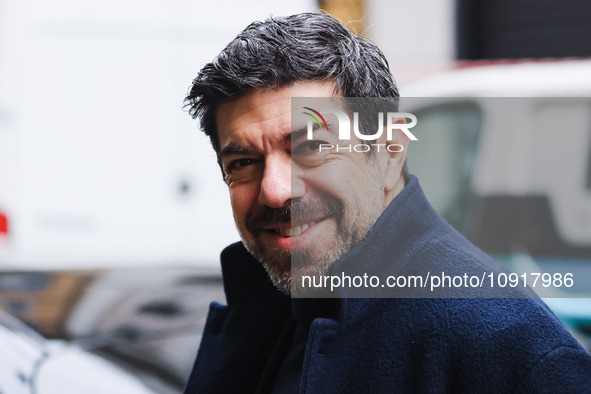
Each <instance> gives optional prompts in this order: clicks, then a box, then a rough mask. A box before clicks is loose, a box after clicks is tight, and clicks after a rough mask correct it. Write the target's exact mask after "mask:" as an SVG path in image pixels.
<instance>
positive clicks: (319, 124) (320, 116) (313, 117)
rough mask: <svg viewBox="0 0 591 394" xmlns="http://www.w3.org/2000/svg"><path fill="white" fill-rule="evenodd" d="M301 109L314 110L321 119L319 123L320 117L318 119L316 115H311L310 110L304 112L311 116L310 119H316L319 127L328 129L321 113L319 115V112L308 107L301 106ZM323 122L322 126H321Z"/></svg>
mask: <svg viewBox="0 0 591 394" xmlns="http://www.w3.org/2000/svg"><path fill="white" fill-rule="evenodd" d="M302 108H303V109H307V110H308V111H311V112H314V114H316V115H317V116H318V118H320V119H322V123H320V119H318V118H317V117H316V116H314V115H312V114H311V113H310V112H304V114H306V115H308V116H309V117H311V118H312V119H314V120H315V121H316V123H318V126H320V128H321V129H323V128H326V130H328V125H327V124H326V120H324V117H323V116H322V115H320V112H318V111H315V110H313V109H312V108H310V107H302ZM323 124H324V126H322V125H323Z"/></svg>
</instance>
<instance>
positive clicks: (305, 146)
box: [295, 140, 328, 154]
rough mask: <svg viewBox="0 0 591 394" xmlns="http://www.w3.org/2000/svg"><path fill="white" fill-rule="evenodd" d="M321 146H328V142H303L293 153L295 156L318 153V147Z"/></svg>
mask: <svg viewBox="0 0 591 394" xmlns="http://www.w3.org/2000/svg"><path fill="white" fill-rule="evenodd" d="M323 144H328V142H326V141H318V140H313V141H306V142H303V143H301V144H299V145H298V146H297V148H296V149H295V153H296V154H306V153H310V152H316V153H318V152H319V151H320V146H321V145H323Z"/></svg>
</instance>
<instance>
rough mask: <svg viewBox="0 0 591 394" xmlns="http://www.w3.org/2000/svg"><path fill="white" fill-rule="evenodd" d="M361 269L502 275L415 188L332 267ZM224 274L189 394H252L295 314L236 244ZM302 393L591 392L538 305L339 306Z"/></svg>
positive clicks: (380, 302) (579, 351)
mask: <svg viewBox="0 0 591 394" xmlns="http://www.w3.org/2000/svg"><path fill="white" fill-rule="evenodd" d="M360 261H362V262H379V264H385V263H384V262H386V263H387V264H389V266H392V267H398V268H396V270H395V271H396V272H401V271H400V268H401V267H406V269H407V270H408V269H409V267H411V268H412V267H413V266H415V265H419V266H422V267H430V268H433V269H434V270H439V271H445V272H449V273H454V272H456V273H459V272H465V271H475V270H476V271H477V270H479V269H483V270H488V271H489V272H501V271H502V270H503V268H501V267H500V266H499V265H498V264H497V263H496V262H495V261H494V260H493V259H492V258H490V257H489V256H487V255H486V254H485V253H483V252H482V251H480V250H479V249H478V248H476V247H475V246H474V245H472V244H471V243H470V242H469V241H467V240H466V239H465V238H464V237H463V236H462V235H460V234H459V233H457V232H456V231H455V230H454V229H453V228H452V227H451V226H449V225H448V224H447V223H446V222H445V221H444V220H443V219H441V218H440V217H439V215H437V213H435V211H434V210H433V209H432V208H431V206H430V205H429V203H428V202H427V200H426V198H425V196H424V195H423V193H422V191H421V188H420V186H419V184H418V181H417V180H416V178H414V177H413V178H412V179H411V181H410V182H409V184H408V185H407V186H406V187H405V188H404V190H403V191H402V192H401V193H400V194H399V195H398V196H397V197H396V198H395V199H394V201H393V202H392V203H391V204H390V206H389V207H388V208H387V209H386V211H385V212H384V214H383V215H382V216H381V217H380V218H379V219H378V221H377V222H376V224H375V225H374V227H373V228H372V230H371V232H370V233H369V234H368V236H367V237H366V239H365V240H364V241H362V242H361V243H360V244H358V245H357V246H356V247H355V248H353V249H352V250H351V251H350V252H349V253H347V254H346V255H345V256H343V257H342V258H341V259H339V260H338V261H337V262H335V263H334V264H333V267H352V266H353V265H354V264H355V265H356V266H358V265H359V264H360V263H359V262H360ZM363 264H365V263H362V264H361V265H363ZM367 264H369V263H367ZM474 267H477V268H478V269H476V268H474ZM366 268H368V267H362V269H361V271H363V270H366ZM331 269H332V267H331ZM411 271H412V269H411ZM366 272H368V271H366ZM393 272H394V271H393ZM434 272H435V271H434ZM222 273H223V278H224V288H225V292H226V298H227V302H228V305H227V306H223V305H220V304H217V303H213V304H212V305H211V309H210V313H209V316H208V318H207V322H206V326H205V329H204V333H203V338H202V341H201V346H200V348H199V352H198V355H197V359H196V361H195V364H194V367H193V370H192V372H191V375H190V377H189V380H188V382H187V385H186V388H185V393H189V394H193V393H253V392H255V391H256V388H257V385H258V384H259V381H260V379H261V375H262V373H263V370H264V369H265V363H266V361H267V360H268V358H269V354H270V353H271V351H272V349H273V346H274V345H275V343H276V342H277V340H278V336H279V335H280V332H281V330H282V329H283V327H284V326H285V323H286V320H287V319H288V318H289V316H290V313H291V309H290V308H291V304H290V299H289V297H286V296H284V295H282V294H280V293H279V292H278V291H277V290H276V289H275V287H274V286H273V285H272V283H271V282H270V280H269V278H268V276H267V274H266V272H265V271H264V269H263V268H262V267H261V265H260V264H259V263H258V262H257V261H256V260H255V259H254V258H253V257H252V256H251V255H250V254H249V253H248V252H247V251H246V250H245V248H244V246H243V245H242V244H241V243H237V244H234V245H231V246H229V247H228V248H226V249H225V250H224V251H223V252H222ZM524 294H525V293H524ZM518 296H519V295H518ZM300 392H301V393H323V394H324V393H406V392H409V393H416V392H420V393H440V392H460V393H461V392H466V393H474V392H481V393H498V392H569V393H574V392H577V393H581V392H589V393H591V356H590V355H589V353H587V352H586V351H585V350H584V349H583V348H582V347H581V346H580V345H579V344H578V343H577V341H576V340H575V339H574V338H573V337H572V336H571V335H570V334H569V333H568V331H567V330H566V329H565V327H564V326H563V325H562V323H561V322H560V321H559V320H558V319H557V318H556V316H554V314H553V313H552V312H551V311H550V310H549V309H548V308H547V306H546V305H545V304H544V303H543V302H541V301H540V300H539V299H535V298H345V299H341V300H339V301H338V302H337V310H336V311H335V318H318V319H315V320H314V321H313V323H312V326H311V329H310V334H309V338H308V343H307V348H306V355H305V359H304V366H303V371H302V381H301V386H300Z"/></svg>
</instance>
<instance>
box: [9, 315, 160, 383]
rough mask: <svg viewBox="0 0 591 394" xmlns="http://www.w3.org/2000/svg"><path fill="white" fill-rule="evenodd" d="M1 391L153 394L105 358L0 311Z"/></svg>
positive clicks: (133, 377)
mask: <svg viewBox="0 0 591 394" xmlns="http://www.w3.org/2000/svg"><path fill="white" fill-rule="evenodd" d="M0 354H2V357H0V392H1V393H7V394H21V393H22V394H80V393H85V394H92V393H97V394H99V393H101V394H102V393H126V394H127V393H128V394H154V391H152V390H150V389H149V388H148V387H146V386H145V385H144V384H142V383H141V382H140V381H139V379H137V378H136V377H135V376H133V375H131V374H130V373H129V372H127V371H125V370H123V369H122V368H120V367H118V366H117V365H116V364H113V363H111V362H109V361H107V360H105V359H104V358H101V357H99V356H97V355H94V354H91V353H88V352H86V351H84V350H83V349H81V348H80V347H78V346H76V345H73V344H70V343H67V342H64V341H61V340H46V339H45V338H43V337H41V336H40V335H38V334H37V333H36V332H34V331H33V330H31V329H30V328H28V327H27V326H25V325H24V324H23V323H21V322H20V321H19V320H17V319H15V318H14V317H12V316H10V315H8V314H6V313H5V312H0Z"/></svg>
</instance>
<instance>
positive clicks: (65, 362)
mask: <svg viewBox="0 0 591 394" xmlns="http://www.w3.org/2000/svg"><path fill="white" fill-rule="evenodd" d="M211 300H217V301H219V302H223V301H224V295H223V291H222V285H221V277H220V274H219V272H217V271H215V270H209V271H207V270H204V269H203V268H199V267H190V268H179V267H165V268H156V267H149V268H125V269H112V270H75V271H10V272H1V273H0V309H2V310H4V312H2V311H0V313H1V314H0V355H1V356H0V366H2V367H1V368H0V374H4V375H6V376H0V393H2V394H6V393H9V394H12V393H14V394H19V393H33V392H34V393H36V394H40V393H41V394H42V393H49V394H51V393H59V394H70V393H72V394H74V393H75V394H79V393H85V394H86V393H97V394H98V393H126V394H127V393H157V394H178V393H180V392H181V391H182V388H183V386H184V383H185V381H186V379H187V377H188V375H189V372H190V369H191V367H192V365H193V361H194V358H195V354H196V353H197V348H198V346H199V342H200V338H201V332H202V331H203V324H204V322H205V317H206V314H207V311H208V307H209V303H210V301H211ZM8 312H10V314H12V315H14V316H16V317H18V319H19V320H17V319H15V318H13V317H11V316H9V315H8V314H7V313H8ZM20 321H23V322H26V324H27V325H28V326H30V328H29V327H27V326H25V325H24V324H23V323H21V322H20ZM41 334H42V335H43V336H42V335H41ZM46 338H48V339H46ZM97 376H100V379H97ZM87 386H88V388H87ZM91 386H92V387H91ZM56 387H59V388H60V390H57V389H56ZM128 387H129V389H128ZM32 390H34V391H32ZM52 390H53V391H52ZM56 390H57V391H56ZM141 390H143V391H141Z"/></svg>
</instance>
